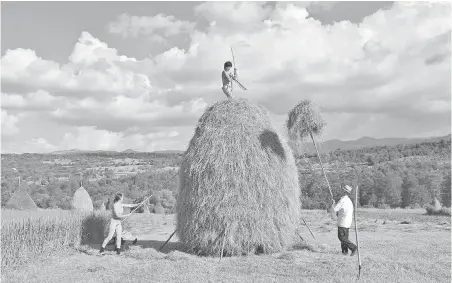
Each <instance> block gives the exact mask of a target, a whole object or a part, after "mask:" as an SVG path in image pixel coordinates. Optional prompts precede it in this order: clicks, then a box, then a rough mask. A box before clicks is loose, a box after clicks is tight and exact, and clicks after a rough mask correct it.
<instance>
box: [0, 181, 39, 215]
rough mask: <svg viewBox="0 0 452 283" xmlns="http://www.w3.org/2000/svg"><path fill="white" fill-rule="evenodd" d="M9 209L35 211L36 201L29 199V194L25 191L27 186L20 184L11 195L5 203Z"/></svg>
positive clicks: (36, 208)
mask: <svg viewBox="0 0 452 283" xmlns="http://www.w3.org/2000/svg"><path fill="white" fill-rule="evenodd" d="M5 207H6V208H9V209H18V210H32V211H37V210H38V207H37V206H36V203H35V202H34V201H33V199H31V197H30V195H29V194H28V193H27V186H26V185H21V186H20V187H19V188H18V189H17V190H16V191H15V192H14V194H13V195H12V196H11V198H10V199H9V200H8V202H7V203H6V205H5Z"/></svg>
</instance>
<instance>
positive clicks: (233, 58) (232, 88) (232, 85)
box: [231, 46, 237, 94]
mask: <svg viewBox="0 0 452 283" xmlns="http://www.w3.org/2000/svg"><path fill="white" fill-rule="evenodd" d="M231 54H232V62H233V63H234V70H235V69H236V66H235V57H234V51H232V46H231ZM235 75H237V73H236V72H235V71H234V76H235ZM233 91H234V84H233V83H232V82H231V94H233Z"/></svg>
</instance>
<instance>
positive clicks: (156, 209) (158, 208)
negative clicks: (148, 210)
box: [154, 203, 165, 214]
mask: <svg viewBox="0 0 452 283" xmlns="http://www.w3.org/2000/svg"><path fill="white" fill-rule="evenodd" d="M154 213H156V214H165V208H163V206H162V205H161V204H160V203H157V204H156V205H155V206H154Z"/></svg>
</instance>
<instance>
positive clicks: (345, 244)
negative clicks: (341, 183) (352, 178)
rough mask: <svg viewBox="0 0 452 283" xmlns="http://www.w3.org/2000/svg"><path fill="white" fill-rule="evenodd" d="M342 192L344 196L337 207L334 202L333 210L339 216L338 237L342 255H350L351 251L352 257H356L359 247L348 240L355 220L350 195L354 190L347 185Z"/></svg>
mask: <svg viewBox="0 0 452 283" xmlns="http://www.w3.org/2000/svg"><path fill="white" fill-rule="evenodd" d="M342 190H343V191H344V196H343V197H342V198H341V199H340V200H339V202H338V203H337V204H336V205H335V203H334V201H333V205H332V209H333V210H334V212H336V215H337V236H338V238H339V241H341V249H342V254H343V255H348V250H351V251H352V253H351V254H350V255H351V256H354V255H355V253H356V250H357V247H356V245H355V244H353V243H352V242H351V241H350V240H349V239H348V230H349V228H350V226H351V225H352V218H353V203H352V201H351V199H350V198H349V196H348V195H349V194H350V193H351V191H352V188H351V187H350V186H348V185H345V187H342Z"/></svg>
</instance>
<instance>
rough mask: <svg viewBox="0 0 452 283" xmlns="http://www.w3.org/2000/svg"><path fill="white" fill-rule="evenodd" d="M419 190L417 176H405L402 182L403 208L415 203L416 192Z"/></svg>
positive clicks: (408, 174)
mask: <svg viewBox="0 0 452 283" xmlns="http://www.w3.org/2000/svg"><path fill="white" fill-rule="evenodd" d="M418 189H419V183H418V179H417V178H416V176H414V175H413V174H410V173H407V174H405V176H404V177H403V181H402V203H401V207H402V208H405V207H407V206H409V205H410V204H414V203H415V199H416V191H417V190H418Z"/></svg>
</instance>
